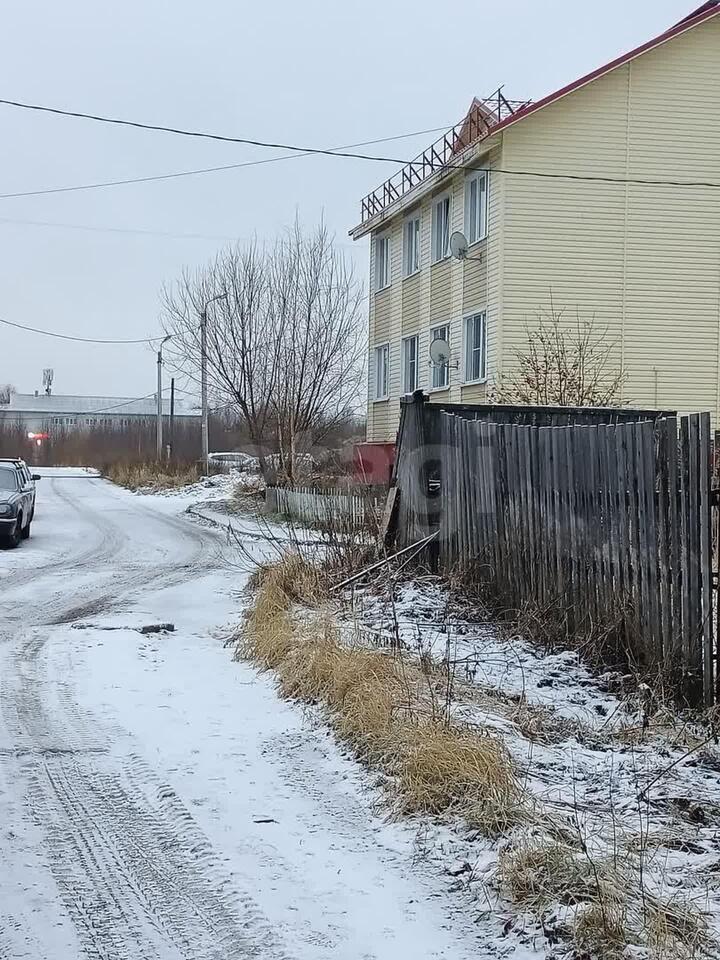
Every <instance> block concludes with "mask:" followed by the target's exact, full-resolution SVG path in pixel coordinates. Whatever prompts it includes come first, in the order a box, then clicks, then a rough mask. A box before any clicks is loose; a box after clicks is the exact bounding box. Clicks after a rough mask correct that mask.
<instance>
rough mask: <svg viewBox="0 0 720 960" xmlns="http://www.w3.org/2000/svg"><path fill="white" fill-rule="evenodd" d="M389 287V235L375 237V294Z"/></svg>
mask: <svg viewBox="0 0 720 960" xmlns="http://www.w3.org/2000/svg"><path fill="white" fill-rule="evenodd" d="M389 286H390V234H389V233H384V234H380V235H379V236H376V237H375V292H376V293H377V291H378V290H384V289H385V287H389Z"/></svg>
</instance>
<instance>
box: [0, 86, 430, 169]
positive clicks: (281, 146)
mask: <svg viewBox="0 0 720 960" xmlns="http://www.w3.org/2000/svg"><path fill="white" fill-rule="evenodd" d="M0 104H4V105H5V106H7V107H18V108H20V109H21V110H35V111H37V112H39V113H52V114H55V115H57V116H61V117H74V118H76V119H80V120H92V121H94V122H95V123H107V124H112V125H114V126H120V127H133V128H135V129H137V130H152V131H153V132H155V133H170V134H173V135H174V136H179V137H192V138H194V139H201V140H217V141H219V142H220V143H240V144H243V145H244V146H249V147H269V148H271V149H273V150H288V151H291V152H292V153H304V154H322V155H325V156H331V157H346V158H351V159H358V160H377V159H380V158H379V157H368V156H365V155H364V154H357V153H347V152H345V151H347V150H349V149H350V148H349V147H336V148H332V147H304V146H298V145H297V144H291V143H274V142H272V141H269V140H253V139H251V138H249V137H231V136H227V135H226V134H221V133H208V132H207V131H203V130H187V129H185V128H184V127H170V126H165V125H164V124H159V123H144V122H142V121H140V120H123V119H121V118H119V117H105V116H102V115H100V114H94V113H84V112H82V111H80V110H62V109H60V108H59V107H47V106H44V105H41V104H37V103H23V102H21V101H19V100H3V99H0ZM444 129H447V128H444ZM388 139H395V138H392V137H391V138H388ZM373 142H374V143H381V142H383V141H382V140H375V141H368V142H367V145H368V146H369V145H370V144H371V143H373ZM351 146H362V144H353V145H351Z"/></svg>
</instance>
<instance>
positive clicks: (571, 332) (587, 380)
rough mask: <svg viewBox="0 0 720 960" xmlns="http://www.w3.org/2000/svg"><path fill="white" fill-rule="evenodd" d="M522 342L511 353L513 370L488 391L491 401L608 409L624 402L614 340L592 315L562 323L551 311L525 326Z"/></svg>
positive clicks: (560, 316)
mask: <svg viewBox="0 0 720 960" xmlns="http://www.w3.org/2000/svg"><path fill="white" fill-rule="evenodd" d="M526 333H527V344H526V345H525V346H523V347H522V348H520V349H518V350H516V351H515V359H516V369H515V370H513V371H512V372H511V373H510V374H509V375H507V376H504V377H503V378H502V379H501V380H500V381H499V383H498V384H497V385H496V386H495V387H494V388H493V390H492V391H491V397H492V400H493V401H494V402H496V403H517V404H538V405H541V406H542V405H554V404H557V405H560V406H571V407H609V406H618V405H620V404H622V403H624V400H623V396H622V393H623V385H624V383H625V379H626V374H625V371H624V370H623V368H622V367H621V366H619V365H618V363H617V361H616V360H615V359H614V357H613V353H614V351H615V346H616V344H615V342H614V341H612V340H609V339H608V331H607V328H605V329H604V330H601V331H598V330H597V329H596V327H595V321H594V318H593V319H591V320H581V318H580V315H579V313H576V315H575V318H574V320H572V321H569V322H568V321H567V320H566V319H565V317H564V313H563V311H558V310H556V309H555V307H554V305H553V303H552V299H551V304H550V310H549V311H547V312H544V311H543V312H541V313H539V314H538V317H537V322H536V323H535V324H534V325H533V326H528V327H527V328H526Z"/></svg>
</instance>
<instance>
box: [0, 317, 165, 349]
mask: <svg viewBox="0 0 720 960" xmlns="http://www.w3.org/2000/svg"><path fill="white" fill-rule="evenodd" d="M0 323H4V324H5V326H8V327H16V328H17V329H18V330H27V331H28V332H30V333H40V334H42V336H44V337H55V339H57V340H72V341H74V342H75V343H113V344H120V343H128V344H129V343H154V342H155V341H156V340H159V339H160V337H161V334H158V335H157V336H156V337H144V338H142V339H139V340H102V339H97V338H96V337H73V336H71V335H70V334H67V333H53V332H52V331H51V330H40V329H38V327H28V326H26V325H25V324H24V323H14V322H13V321H12V320H3V319H2V317H0Z"/></svg>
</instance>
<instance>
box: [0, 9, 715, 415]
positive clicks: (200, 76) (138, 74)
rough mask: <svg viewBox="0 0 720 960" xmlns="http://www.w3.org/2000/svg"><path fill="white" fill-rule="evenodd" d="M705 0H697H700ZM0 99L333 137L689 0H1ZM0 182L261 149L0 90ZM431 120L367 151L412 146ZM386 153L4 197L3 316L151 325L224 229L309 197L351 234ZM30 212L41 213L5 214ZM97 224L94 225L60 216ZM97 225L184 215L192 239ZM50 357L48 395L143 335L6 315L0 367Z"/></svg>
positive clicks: (510, 78) (152, 170)
mask: <svg viewBox="0 0 720 960" xmlns="http://www.w3.org/2000/svg"><path fill="white" fill-rule="evenodd" d="M698 5H699V0H695V3H694V6H698ZM3 6H4V9H3V41H4V42H3V55H2V58H0V78H1V81H2V82H1V85H0V90H1V91H2V92H1V93H0V96H2V97H5V98H8V99H16V100H25V101H29V102H36V103H42V104H47V105H50V106H56V107H61V108H66V109H76V110H81V111H84V112H90V113H92V112H96V113H102V114H107V115H115V116H118V117H122V118H128V119H136V120H142V121H146V122H150V123H153V122H155V123H163V124H169V125H176V126H184V127H188V128H195V129H201V130H208V131H213V132H217V133H224V134H228V135H231V136H241V137H251V138H256V139H263V140H273V141H276V142H277V141H280V142H289V143H300V144H308V145H312V146H319V147H335V146H339V145H341V144H346V143H353V142H356V141H362V140H370V139H374V138H376V137H386V136H393V135H396V134H399V133H407V132H410V131H414V130H423V129H428V128H432V127H439V126H450V125H452V124H454V123H456V122H457V121H458V120H459V119H460V118H461V117H462V115H463V113H464V111H465V110H466V109H467V107H468V105H469V103H470V101H471V99H472V97H473V96H474V95H476V94H477V95H486V94H489V93H491V92H492V91H493V90H495V89H496V88H497V87H498V86H499V85H500V84H505V94H506V96H508V97H509V98H511V99H527V98H532V99H538V98H539V97H541V96H543V95H544V94H546V93H549V92H551V91H553V90H554V89H556V88H558V87H560V86H562V85H563V84H565V83H567V82H570V81H572V80H573V79H575V78H576V77H578V76H580V75H581V74H583V73H586V72H588V71H589V70H591V69H593V68H595V67H597V66H599V65H601V64H602V63H604V62H606V61H608V60H610V59H612V58H614V57H615V56H617V55H618V54H620V53H623V52H625V51H626V50H628V49H630V48H631V47H633V46H636V45H637V44H639V43H642V42H644V41H645V40H647V39H649V38H650V37H652V36H654V35H655V34H657V33H659V32H661V31H662V30H664V29H665V28H667V27H668V26H670V25H671V24H672V23H674V22H676V21H677V20H679V19H681V18H682V17H683V16H685V15H686V14H687V13H689V12H690V10H692V9H693V0H652V2H650V0H642V2H637V0H636V2H633V3H629V2H628V0H605V2H603V3H602V4H599V3H594V4H578V3H577V2H574V0H545V2H543V3H538V2H536V0H532V2H531V0H516V2H515V3H507V4H504V5H503V4H498V3H478V2H477V0H475V2H471V0H456V2H455V3H453V4H440V3H438V2H436V0H434V2H428V0H362V2H356V0H345V2H344V3H338V2H337V0H300V2H298V0H275V2H273V3H257V2H253V3H247V2H237V0H236V2H232V0H206V2H204V3H202V4H201V3H198V2H196V0H193V2H191V0H142V2H140V0H125V2H124V3H122V4H120V3H116V4H109V3H98V2H97V0H65V2H64V3H56V2H50V0H40V2H37V3H15V4H4V5H3ZM0 137H1V142H2V144H3V148H2V151H1V153H0V171H1V176H0V193H9V192H14V191H21V190H34V189H42V188H46V187H56V186H65V185H71V184H79V183H84V182H93V181H98V180H108V179H118V178H124V177H139V176H146V175H155V174H164V173H170V172H174V171H178V170H185V169H191V168H193V167H203V166H212V165H216V164H224V163H236V162H241V161H243V160H256V159H264V158H266V157H268V156H271V155H272V152H271V151H266V150H260V149H254V148H249V147H244V146H239V145H225V144H219V143H212V142H201V141H192V140H188V139H183V138H179V137H174V136H170V135H166V134H161V133H151V132H144V131H136V130H129V129H121V128H114V127H108V126H103V125H99V124H94V123H91V122H89V121H84V120H74V119H65V118H59V117H52V116H49V115H46V114H38V113H31V112H27V111H20V110H16V109H14V108H10V107H5V106H0ZM432 139H434V136H430V137H421V138H419V139H416V140H407V141H399V142H396V143H394V144H388V145H387V146H378V147H376V148H374V149H376V150H378V151H380V152H386V153H389V154H390V155H391V156H398V157H403V158H407V159H411V158H412V157H413V156H415V155H416V154H417V153H418V152H419V151H420V150H421V149H422V148H423V147H424V146H425V145H426V144H427V143H428V142H430V141H431V140H432ZM394 170H395V167H393V166H392V165H385V164H380V163H369V162H365V161H359V160H343V159H332V158H322V157H303V158H299V159H293V160H289V161H284V162H280V163H274V164H268V165H265V166H259V167H249V168H246V169H241V170H234V171H226V172H222V173H215V174H208V175H205V176H198V177H193V178H184V179H180V180H176V181H168V182H161V183H155V184H144V185H129V186H122V187H114V188H108V189H104V190H95V191H91V192H87V193H69V194H65V195H54V196H46V197H33V198H22V199H17V198H16V199H5V200H0V317H3V318H5V319H8V320H13V321H16V322H18V323H25V324H30V325H33V326H38V327H41V328H45V329H48V330H53V331H57V332H62V333H71V334H75V335H79V336H97V337H120V338H131V337H143V336H149V335H152V334H154V333H155V332H156V331H157V330H158V319H157V318H158V291H159V289H160V287H161V285H162V284H163V282H166V281H172V279H173V278H174V277H175V276H177V274H178V273H179V271H180V270H181V269H182V267H183V265H185V264H188V265H195V264H198V263H202V262H204V261H205V260H207V259H209V258H210V257H211V256H212V255H213V253H214V252H215V251H216V249H217V248H218V247H219V246H221V245H222V244H223V243H224V242H227V241H229V240H232V239H242V238H245V237H249V236H251V235H252V234H253V233H257V235H258V237H259V238H261V239H265V238H267V239H272V237H273V236H274V235H275V233H276V232H277V231H278V230H280V229H281V228H282V227H283V226H284V225H286V224H288V223H290V222H291V221H292V220H293V218H294V216H295V214H296V212H297V213H298V214H299V216H300V218H301V220H302V221H303V222H304V223H306V224H308V225H310V224H314V223H316V222H317V221H318V219H319V218H320V217H321V216H322V215H323V214H324V216H325V218H326V220H327V222H328V224H329V225H330V227H331V228H332V229H333V230H335V231H336V232H337V236H338V241H339V242H340V243H342V244H343V245H347V251H348V254H349V255H350V256H351V257H353V259H354V261H355V263H356V265H357V269H358V271H359V272H360V275H361V277H363V278H364V277H365V273H366V267H367V245H366V242H364V243H360V244H356V245H352V244H351V243H350V240H349V239H348V237H347V231H348V229H349V228H350V227H352V226H353V225H354V224H355V223H356V221H357V220H358V219H359V201H360V198H361V197H362V196H363V195H364V194H365V193H366V192H368V191H369V190H370V189H372V188H373V187H375V186H376V185H378V184H379V183H380V182H381V181H382V180H383V179H384V178H385V177H386V176H388V175H390V174H391V173H392V172H394ZM22 220H24V221H36V222H37V221H43V222H47V223H55V224H62V226H37V225H30V224H28V223H25V224H22V223H19V222H17V221H22ZM70 225H72V226H75V227H92V228H95V229H93V230H87V229H73V228H72V226H70ZM97 228H113V229H115V230H126V231H133V230H135V231H153V232H159V233H171V234H197V235H201V236H202V237H203V239H192V240H190V239H174V238H171V237H167V236H147V235H143V234H135V233H132V232H128V233H113V232H107V233H106V232H102V230H101V229H100V230H98V229H97ZM46 366H52V367H54V368H55V392H56V393H84V394H103V395H108V394H110V395H119V396H141V395H144V394H147V393H150V392H151V391H152V390H153V389H154V383H155V379H154V378H155V369H154V356H153V354H152V353H151V351H150V349H149V348H148V347H147V346H99V345H98V346H90V345H80V344H69V343H64V342H62V341H59V340H54V339H50V338H46V337H42V336H37V335H34V334H30V333H23V332H20V331H14V330H11V329H9V328H8V327H4V326H3V327H0V382H5V381H9V382H11V383H13V384H15V386H16V387H17V389H18V390H19V391H20V392H27V391H30V390H33V389H37V388H39V387H40V386H41V374H42V368H43V367H46Z"/></svg>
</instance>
